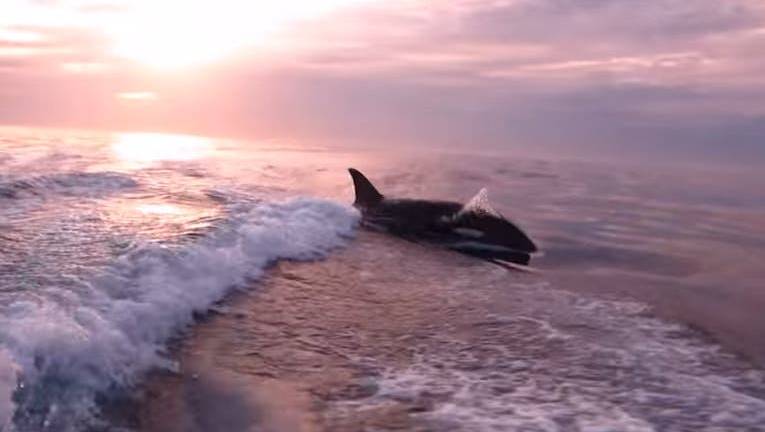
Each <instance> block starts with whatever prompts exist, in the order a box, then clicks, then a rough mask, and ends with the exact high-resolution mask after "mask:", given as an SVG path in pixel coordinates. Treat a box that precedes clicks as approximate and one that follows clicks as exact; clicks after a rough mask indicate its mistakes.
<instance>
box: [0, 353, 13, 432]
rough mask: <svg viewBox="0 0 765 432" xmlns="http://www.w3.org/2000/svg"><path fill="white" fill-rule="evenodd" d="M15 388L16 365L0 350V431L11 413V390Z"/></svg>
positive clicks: (7, 422)
mask: <svg viewBox="0 0 765 432" xmlns="http://www.w3.org/2000/svg"><path fill="white" fill-rule="evenodd" d="M15 390H16V365H15V364H14V363H13V361H12V360H11V359H10V357H9V356H8V353H7V352H5V351H4V350H0V431H2V430H5V428H6V427H7V426H8V424H9V423H10V421H11V416H12V415H13V410H14V404H13V400H12V397H13V392H14V391H15Z"/></svg>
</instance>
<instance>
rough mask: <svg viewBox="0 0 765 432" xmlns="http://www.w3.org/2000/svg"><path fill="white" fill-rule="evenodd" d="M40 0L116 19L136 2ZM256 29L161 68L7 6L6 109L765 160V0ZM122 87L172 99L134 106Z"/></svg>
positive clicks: (406, 6)
mask: <svg viewBox="0 0 765 432" xmlns="http://www.w3.org/2000/svg"><path fill="white" fill-rule="evenodd" d="M11 1H18V0H11ZM229 6H231V4H229ZM38 7H42V6H39V5H38ZM45 7H46V8H63V9H61V10H64V9H66V10H68V11H70V12H71V11H72V10H74V11H76V13H79V14H85V15H88V16H99V15H103V14H106V15H108V16H110V17H112V18H114V17H115V16H119V15H120V14H122V13H125V11H124V8H126V7H128V4H127V3H124V2H107V3H98V2H73V1H66V2H53V3H52V2H48V5H47V6H45ZM57 10H58V9H57ZM83 19H84V20H85V21H84V22H88V23H90V21H88V19H90V18H87V19H86V18H83ZM0 20H1V19H0ZM75 21H76V20H75ZM172 29H173V26H172V23H167V31H172ZM3 32H5V33H3ZM258 42H259V43H258V44H256V45H257V47H256V46H255V45H253V46H250V47H248V48H242V49H241V50H240V52H239V53H238V54H237V55H236V56H232V57H230V58H228V59H226V60H225V61H221V62H219V63H216V64H209V65H204V66H200V67H196V68H188V69H183V70H179V71H169V72H157V71H152V70H150V69H146V68H141V67H140V66H138V65H136V64H134V63H131V62H128V61H125V60H124V59H119V58H118V57H116V56H115V55H114V53H113V52H112V49H111V45H110V43H111V42H110V40H109V38H108V34H107V32H103V31H99V29H98V27H97V26H96V27H93V26H92V25H90V24H88V25H80V26H78V25H65V26H52V25H50V24H47V25H42V24H40V23H34V22H28V23H26V24H24V25H22V24H19V23H15V25H13V26H8V25H5V26H3V25H2V22H1V21H0V121H5V122H8V121H21V120H24V121H32V122H41V123H43V122H50V123H56V124H58V123H67V124H68V123H82V125H84V126H87V125H99V126H103V127H120V128H122V129H124V128H137V129H144V128H162V129H171V130H177V131H179V132H198V133H215V134H227V135H245V136H272V137H293V138H300V139H305V140H322V141H330V142H343V143H351V142H352V143H367V144H379V143H386V144H390V143H399V144H402V145H404V144H407V145H416V146H434V147H437V146H446V147H458V146H462V147H464V148H472V147H471V146H475V145H481V146H486V147H494V148H512V149H520V150H528V149H542V150H546V151H554V152H560V153H568V154H580V153H582V152H595V153H598V154H602V153H608V152H611V153H613V154H615V155H616V154H639V153H641V152H644V153H653V154H667V153H672V152H675V153H678V154H683V155H692V157H704V156H705V155H706V156H708V157H715V158H717V157H721V155H722V154H723V153H731V154H735V155H738V157H739V158H741V159H747V158H749V157H752V156H756V157H762V158H764V159H765V150H763V147H765V144H763V141H764V140H765V126H763V125H764V124H765V122H764V121H763V119H765V61H764V60H762V52H765V4H763V3H762V2H761V1H760V0H729V1H725V2H721V1H718V0H694V1H687V0H655V1H651V2H644V1H633V0H433V1H418V0H389V1H385V2H383V1H378V2H370V3H368V4H363V5H360V6H358V7H354V8H347V9H342V10H338V11H335V12H333V13H331V14H329V15H322V16H321V17H316V18H310V19H309V18H305V19H302V20H300V21H299V22H295V23H293V24H291V25H290V26H286V27H285V28H284V29H283V30H282V31H280V32H279V33H278V35H277V36H274V37H273V39H270V42H269V43H266V42H264V41H258ZM244 45H246V44H243V46H244ZM186 48H188V47H186ZM4 49H5V50H17V52H16V53H15V54H10V51H6V52H5V54H4V51H3V50H4ZM19 49H21V50H27V52H26V53H25V54H19V53H18V50H19ZM125 89H152V90H151V91H152V92H155V93H156V94H161V95H162V98H158V99H155V100H152V101H151V104H145V103H138V104H136V103H125V102H127V101H129V99H127V100H126V99H125V98H124V97H119V96H118V97H116V98H115V94H120V93H122V94H124V93H125ZM20 96H22V97H23V98H24V102H23V103H21V104H15V105H14V106H11V101H14V100H18V98H19V97H20ZM75 101H77V102H75ZM56 106H60V107H61V108H60V109H56V108H55V107H56ZM139 108H140V109H139ZM96 110H98V111H97V115H94V112H96ZM25 119H26V120H25ZM744 155H749V156H748V157H747V156H744Z"/></svg>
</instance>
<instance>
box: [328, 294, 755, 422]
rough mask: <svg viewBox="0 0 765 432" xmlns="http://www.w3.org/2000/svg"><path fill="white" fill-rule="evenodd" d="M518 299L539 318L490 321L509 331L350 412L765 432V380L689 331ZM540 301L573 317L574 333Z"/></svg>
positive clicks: (393, 383) (396, 372) (562, 301)
mask: <svg viewBox="0 0 765 432" xmlns="http://www.w3.org/2000/svg"><path fill="white" fill-rule="evenodd" d="M518 289H519V290H522V291H523V293H522V297H523V298H525V299H526V300H527V301H529V304H528V310H527V312H529V313H532V312H533V314H534V315H535V316H529V317H525V316H518V315H514V316H504V317H503V316H500V315H487V316H486V320H485V321H482V322H480V323H479V324H481V325H484V326H495V328H496V329H501V331H497V332H491V331H484V332H483V333H481V334H480V335H478V336H480V337H481V338H482V339H480V343H476V342H475V341H471V340H470V339H468V340H462V339H458V338H442V339H439V340H438V343H434V344H432V345H430V346H429V347H425V346H423V347H421V349H419V350H418V352H420V354H418V355H417V356H415V358H414V359H413V361H412V362H411V363H410V364H409V365H408V366H407V367H403V368H388V369H387V370H385V371H384V372H383V373H382V375H381V377H380V379H378V380H377V382H376V385H377V388H378V391H377V393H376V394H374V395H373V396H371V397H369V398H366V399H362V400H352V401H343V402H341V403H340V405H341V406H340V409H345V410H354V409H367V408H370V407H372V408H374V407H384V406H387V405H391V404H399V403H403V404H413V405H414V406H417V407H426V409H420V408H418V409H417V410H415V411H416V414H413V415H414V416H415V417H417V418H419V419H420V420H422V421H424V422H425V423H426V424H427V425H428V427H429V428H433V429H438V430H450V431H487V432H488V431H508V430H523V431H530V432H532V431H533V432H557V431H561V430H572V431H582V432H608V431H624V432H653V431H659V430H698V431H723V430H725V431H728V430H730V431H733V430H751V431H763V430H765V427H764V426H763V425H765V399H762V398H761V393H757V392H753V389H760V388H762V386H763V383H765V377H764V376H763V374H762V372H761V371H758V370H756V369H752V368H751V366H750V365H748V364H747V363H745V362H741V361H739V360H737V359H735V358H734V357H732V356H727V355H725V354H724V353H721V352H720V349H719V347H718V346H716V345H714V344H710V343H708V342H706V341H704V340H703V339H700V338H698V337H697V335H694V334H693V333H692V332H690V331H689V330H688V329H687V328H685V327H683V326H682V325H678V324H673V323H670V322H665V321H663V320H660V319H657V318H654V317H651V316H649V315H646V307H645V305H643V304H640V303H637V302H629V301H605V300H596V299H591V298H586V297H585V296H581V295H577V296H575V295H572V294H569V293H566V292H562V291H557V290H554V289H548V290H544V291H539V290H534V289H530V288H528V287H527V288H518ZM537 301H538V302H539V305H544V307H545V308H546V309H549V311H551V313H557V314H560V315H567V316H563V317H562V319H560V323H561V325H562V326H563V328H559V327H558V326H557V325H556V323H555V321H554V318H555V317H545V316H544V310H534V309H535V308H536V305H535V304H536V302H537ZM540 315H541V316H540ZM587 329H591V331H593V332H597V334H591V333H590V332H588V331H586V330H587ZM492 335H493V336H492ZM476 337H477V336H476Z"/></svg>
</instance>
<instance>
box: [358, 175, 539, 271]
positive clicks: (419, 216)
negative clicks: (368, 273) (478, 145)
mask: <svg viewBox="0 0 765 432" xmlns="http://www.w3.org/2000/svg"><path fill="white" fill-rule="evenodd" d="M348 171H349V172H350V174H351V178H352V179H353V186H354V189H355V191H356V200H355V201H354V203H353V205H354V206H355V207H356V208H358V209H359V210H360V211H361V214H362V221H363V225H365V226H367V227H371V228H374V229H378V230H383V231H386V232H389V233H391V234H394V235H397V236H400V237H403V238H406V239H408V240H414V241H427V242H429V243H435V244H439V245H442V246H445V247H447V248H449V249H452V250H455V251H458V252H461V253H464V254H468V255H471V256H475V257H478V258H483V259H486V260H489V261H492V262H499V263H501V262H509V263H514V264H521V265H528V263H529V260H530V259H531V253H533V252H536V251H537V246H536V245H535V244H534V242H533V241H531V239H530V238H529V237H528V236H527V235H526V234H525V233H524V232H523V231H521V229H520V228H518V227H517V226H515V225H514V224H513V223H512V222H510V221H509V220H507V219H505V218H504V217H503V216H502V215H500V214H499V213H497V212H495V211H494V210H492V209H491V208H485V207H484V208H482V207H480V206H470V205H469V204H468V205H463V204H460V203H457V202H450V201H429V200H414V199H388V198H385V197H384V196H383V195H382V194H381V193H380V192H378V191H377V189H376V188H375V187H374V185H372V183H371V182H370V181H369V180H368V179H367V178H366V177H365V176H364V175H363V174H362V173H361V172H359V171H358V170H356V169H354V168H349V169H348ZM480 193H485V192H484V191H482V192H480ZM480 193H479V194H480Z"/></svg>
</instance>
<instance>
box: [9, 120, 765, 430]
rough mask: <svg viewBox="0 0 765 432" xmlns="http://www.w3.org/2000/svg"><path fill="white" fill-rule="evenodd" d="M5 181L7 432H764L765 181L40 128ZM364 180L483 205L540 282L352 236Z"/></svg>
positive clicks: (16, 146)
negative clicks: (354, 183) (528, 243)
mask: <svg viewBox="0 0 765 432" xmlns="http://www.w3.org/2000/svg"><path fill="white" fill-rule="evenodd" d="M142 140H143V141H142ZM147 140H148V141H147ZM142 142H143V143H148V144H146V145H143V144H141V143H142ZM163 143H164V144H166V145H167V146H163ZM156 148H161V149H162V151H156ZM168 149H170V150H168ZM0 164H1V165H0V166H2V168H3V171H2V176H0V201H2V203H3V206H2V207H0V227H1V228H2V231H0V243H1V244H2V246H3V248H2V250H1V252H0V320H2V322H3V323H4V326H3V329H2V330H0V416H2V417H0V420H2V421H12V422H13V423H14V424H15V426H10V425H7V426H6V429H8V430H18V431H20V432H25V431H29V430H35V431H36V430H85V429H90V430H118V428H119V427H128V428H130V429H134V430H147V431H160V430H162V431H164V430H183V431H195V430H198V431H207V430H227V431H237V430H274V431H282V430H287V431H292V430H308V431H313V430H327V431H343V430H346V431H357V430H370V431H372V430H455V431H459V430H465V431H468V430H470V431H472V430H487V431H491V430H524V431H604V430H620V431H622V430H624V431H651V430H656V431H664V430H668V431H675V430H678V431H685V430H688V431H699V430H709V431H712V430H744V431H746V430H750V431H759V430H765V428H763V427H762V425H763V424H765V418H763V417H762V416H763V413H765V409H763V408H765V394H764V393H765V381H763V376H762V369H761V367H762V365H763V364H765V351H763V350H765V348H764V347H765V343H763V342H765V340H763V334H765V316H764V315H763V314H762V313H761V311H762V310H765V294H763V291H762V289H761V281H762V280H763V276H765V272H764V271H763V269H762V268H761V265H760V257H761V256H762V254H763V251H764V250H765V224H763V220H765V218H764V217H763V216H765V207H764V206H763V204H762V203H763V202H765V199H763V198H765V197H764V196H763V192H762V191H761V190H760V188H759V185H760V184H761V183H760V181H759V179H758V175H759V174H756V173H745V172H737V171H725V170H722V169H700V168H695V169H690V168H683V170H682V171H680V170H672V169H668V168H667V167H664V168H657V167H636V166H626V165H617V164H604V163H595V162H583V161H559V160H540V159H522V158H518V157H515V156H511V155H496V154H495V155H477V154H474V155H446V154H444V155H434V154H432V153H431V154H406V155H404V154H400V155H396V156H391V155H389V154H384V153H382V152H350V151H345V150H342V149H334V150H327V149H324V150H322V149H310V150H307V149H300V148H283V147H276V146H274V145H267V144H263V143H238V142H231V141H221V140H206V139H201V138H197V137H172V136H171V137H165V136H154V135H152V136H148V137H147V136H140V135H139V136H129V137H127V138H126V137H125V136H120V135H110V134H82V133H79V134H78V133H74V134H73V133H62V132H51V131H35V130H32V131H30V130H23V131H19V130H13V131H5V132H4V134H3V141H2V146H0ZM348 166H355V167H357V168H360V169H362V171H364V172H365V173H366V174H367V175H368V176H369V177H370V178H371V179H372V180H373V181H375V182H376V184H377V185H378V187H379V188H380V189H381V191H382V192H383V193H386V194H387V195H390V196H394V197H397V196H400V197H432V198H437V199H452V200H459V201H465V200H467V199H469V198H470V197H471V196H472V195H473V194H474V193H475V192H476V191H478V190H479V189H480V188H482V187H487V188H488V190H489V198H490V200H491V202H492V205H493V206H494V207H495V208H497V209H498V210H499V211H501V212H502V213H504V214H505V215H507V216H509V217H511V218H512V219H513V220H514V221H516V222H518V223H519V224H520V225H521V226H522V227H524V228H525V229H526V231H527V232H529V234H530V235H531V236H532V238H534V239H535V240H536V241H538V243H539V244H540V246H541V249H542V250H543V251H544V254H543V255H542V256H539V257H536V258H535V259H534V261H533V262H532V264H533V266H534V268H535V269H536V270H537V271H535V272H530V273H526V272H509V271H507V270H506V269H503V268H500V267H498V266H494V265H491V264H489V263H486V262H483V261H480V260H476V259H472V258H468V257H465V256H461V255H458V254H455V253H451V252H448V251H443V250H438V249H434V248H432V247H427V246H424V245H418V244H413V243H409V242H406V241H403V240H399V239H395V238H390V237H387V236H384V235H381V234H376V233H370V232H366V231H359V230H358V229H356V228H353V226H354V221H355V217H356V216H354V213H353V210H352V209H350V208H349V206H348V204H347V203H348V202H350V201H351V200H352V198H351V190H350V181H349V179H348V176H347V173H346V172H345V168H346V167H348ZM295 260H298V261H299V262H296V261H295ZM274 264H275V265H274ZM115 311H118V312H119V313H115ZM129 322H133V323H134V325H128V324H126V323H129ZM30 329H31V330H30ZM51 330H55V331H53V332H52V333H51ZM49 334H54V335H58V336H56V337H48V336H46V335H49ZM126 341H128V343H126ZM20 384H24V388H21V387H19V385H20ZM3 417H4V418H5V420H3ZM2 421H0V424H2ZM3 432H5V430H3Z"/></svg>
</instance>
